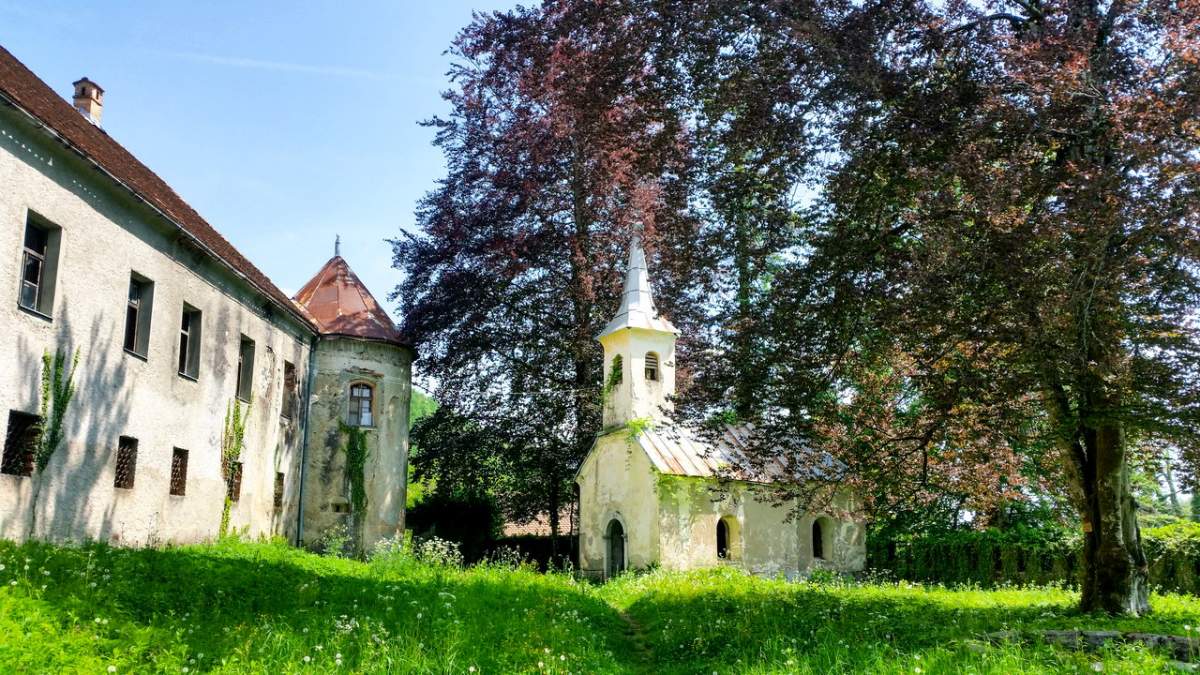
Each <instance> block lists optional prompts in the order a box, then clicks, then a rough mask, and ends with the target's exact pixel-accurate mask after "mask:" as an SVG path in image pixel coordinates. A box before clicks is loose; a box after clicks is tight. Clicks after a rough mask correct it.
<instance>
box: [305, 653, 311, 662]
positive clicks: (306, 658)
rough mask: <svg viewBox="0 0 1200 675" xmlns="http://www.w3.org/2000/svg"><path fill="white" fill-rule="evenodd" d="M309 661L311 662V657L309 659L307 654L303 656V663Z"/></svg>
mask: <svg viewBox="0 0 1200 675" xmlns="http://www.w3.org/2000/svg"><path fill="white" fill-rule="evenodd" d="M309 661H312V657H311V656H308V655H307V654H305V656H304V662H305V663H308V662H309Z"/></svg>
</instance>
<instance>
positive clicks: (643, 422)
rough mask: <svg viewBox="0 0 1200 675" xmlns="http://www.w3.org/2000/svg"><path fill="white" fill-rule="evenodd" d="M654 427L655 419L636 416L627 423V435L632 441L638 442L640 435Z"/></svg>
mask: <svg viewBox="0 0 1200 675" xmlns="http://www.w3.org/2000/svg"><path fill="white" fill-rule="evenodd" d="M653 427H654V420H652V419H650V418H649V417H636V418H634V419H631V420H629V421H628V422H626V423H625V433H626V437H627V438H629V441H630V442H631V443H636V442H637V439H638V436H641V435H642V433H643V432H646V431H649V430H650V429H652V428H653Z"/></svg>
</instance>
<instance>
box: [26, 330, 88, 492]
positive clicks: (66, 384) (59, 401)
mask: <svg viewBox="0 0 1200 675" xmlns="http://www.w3.org/2000/svg"><path fill="white" fill-rule="evenodd" d="M66 362H67V356H66V354H64V353H63V351H62V350H61V349H58V350H55V352H54V356H53V357H51V356H50V351H49V350H47V351H45V352H43V353H42V400H41V416H42V428H41V433H40V434H39V436H38V446H37V455H36V457H35V461H36V463H37V470H38V472H41V471H43V470H44V469H45V468H46V465H47V464H49V463H50V457H51V456H52V455H53V454H54V451H55V450H58V446H59V445H61V444H62V440H63V434H64V433H65V432H64V430H63V420H64V419H65V418H66V415H67V408H68V407H69V406H70V405H71V399H73V398H74V397H75V371H76V369H77V368H78V366H79V350H78V349H76V350H75V355H74V356H72V357H71V370H70V372H67V370H66Z"/></svg>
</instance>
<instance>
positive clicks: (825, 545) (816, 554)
mask: <svg viewBox="0 0 1200 675" xmlns="http://www.w3.org/2000/svg"><path fill="white" fill-rule="evenodd" d="M832 535H833V523H832V522H831V521H830V520H829V519H828V518H818V519H816V520H814V521H813V526H812V547H813V549H812V550H813V558H816V559H818V560H829V554H830V553H831V551H830V550H829V549H830V548H832V547H831V544H832V542H831V541H830V540H829V539H830V537H831V536H832ZM997 550H999V549H997Z"/></svg>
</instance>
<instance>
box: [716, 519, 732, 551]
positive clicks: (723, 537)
mask: <svg viewBox="0 0 1200 675" xmlns="http://www.w3.org/2000/svg"><path fill="white" fill-rule="evenodd" d="M729 553H730V551H729V526H728V525H726V524H725V519H724V518H722V519H721V520H718V521H717V557H718V558H720V559H721V560H729V558H730V557H731V556H730V555H729Z"/></svg>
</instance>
